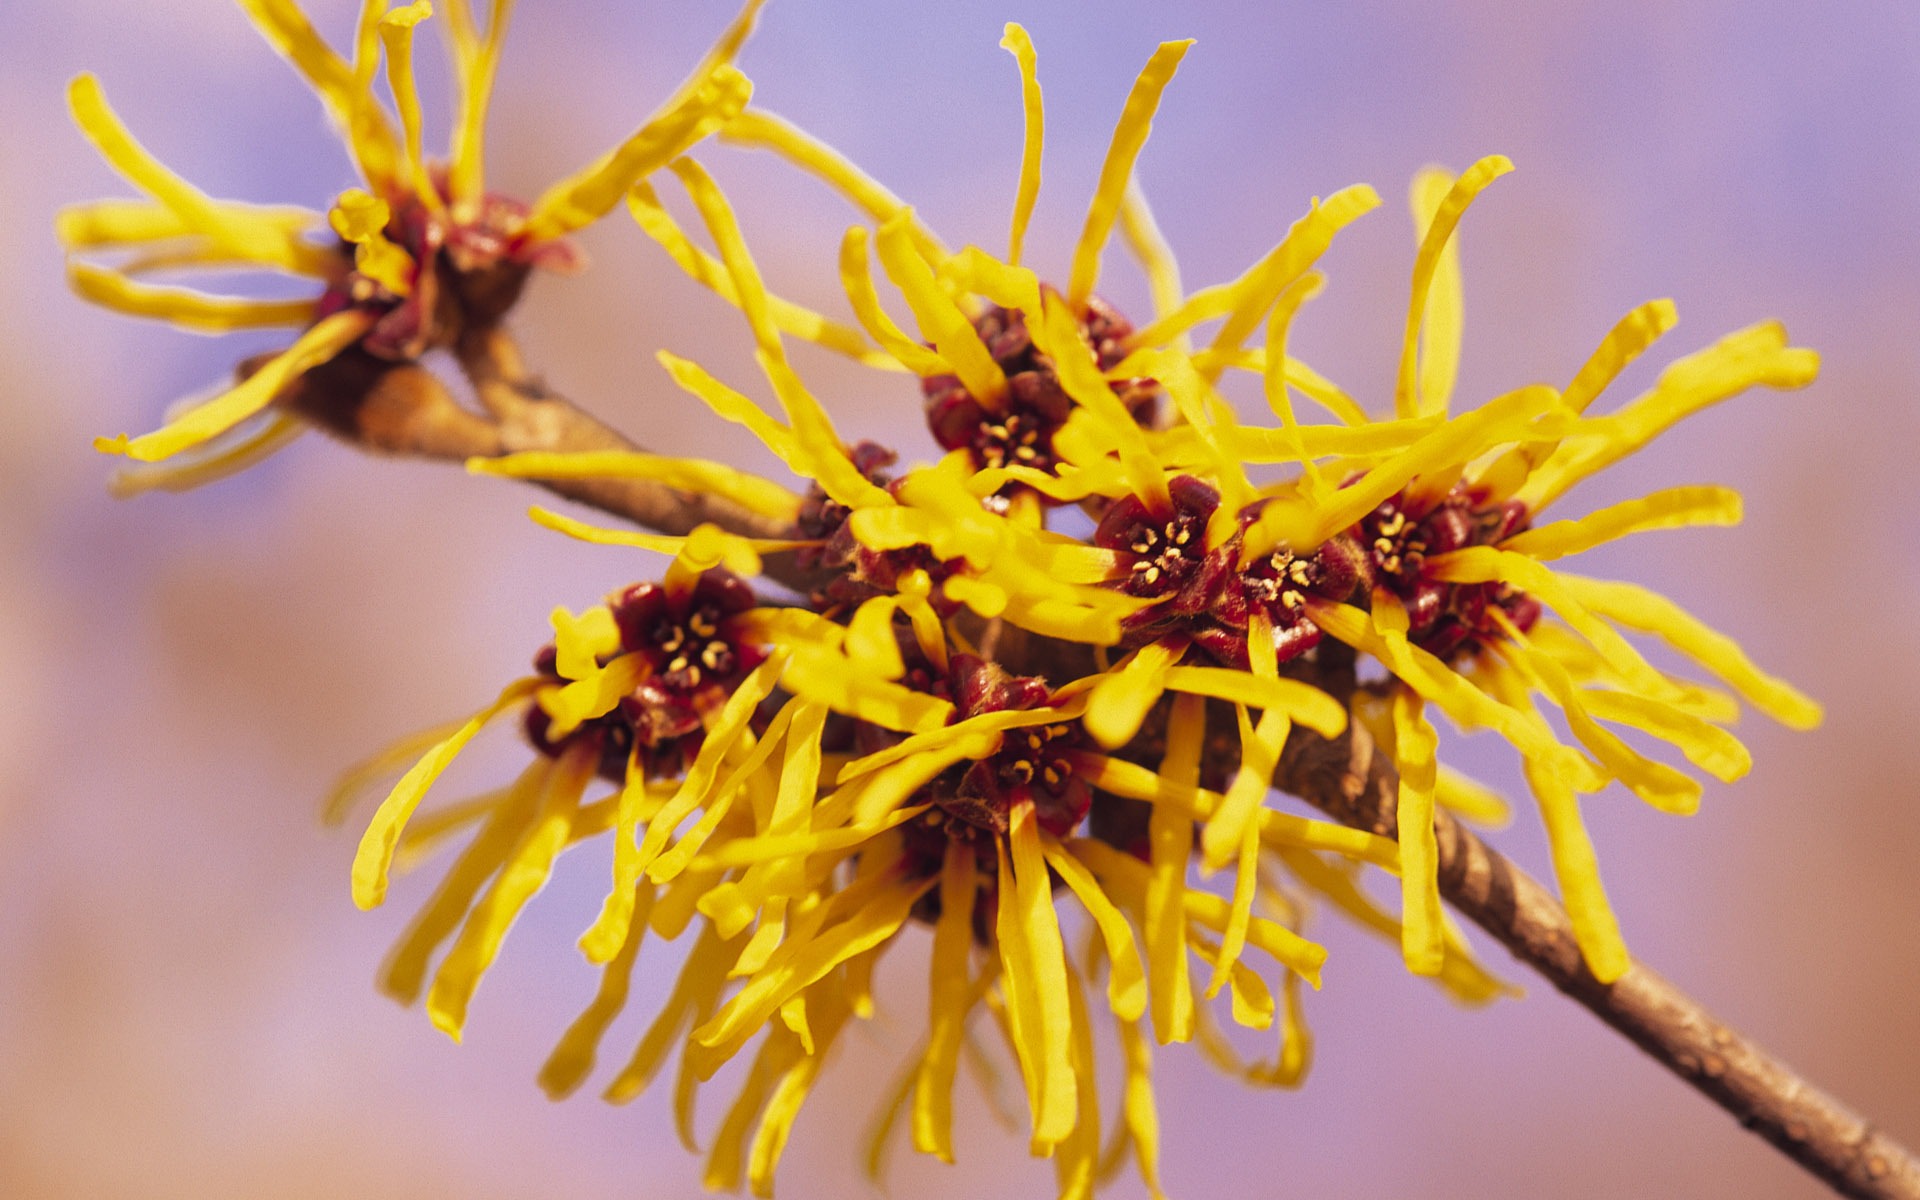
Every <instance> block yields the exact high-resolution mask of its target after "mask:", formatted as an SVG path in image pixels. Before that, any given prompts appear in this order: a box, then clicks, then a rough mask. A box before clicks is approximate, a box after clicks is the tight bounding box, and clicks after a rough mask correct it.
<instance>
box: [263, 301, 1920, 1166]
mask: <svg viewBox="0 0 1920 1200" xmlns="http://www.w3.org/2000/svg"><path fill="white" fill-rule="evenodd" d="M455 352H456V357H457V358H458V360H459V362H460V364H461V368H462V370H463V372H464V373H465V375H466V377H467V380H468V381H469V383H470V384H471V385H472V388H473V392H474V396H475V398H476V400H477V401H478V402H479V405H480V407H481V409H483V410H484V411H483V412H474V411H472V410H470V409H468V408H465V407H463V406H462V405H460V404H459V403H458V402H457V401H456V400H455V399H454V397H453V394H452V392H451V391H450V390H449V389H448V388H447V387H446V385H445V384H444V383H443V382H442V381H441V380H440V379H439V378H438V377H437V376H435V375H434V374H433V373H432V372H431V371H429V370H427V369H426V368H424V367H421V366H418V365H415V364H410V363H389V362H384V361H381V360H378V359H375V358H373V357H371V356H369V355H366V354H364V353H360V352H351V353H349V354H347V355H344V356H342V357H341V358H340V359H337V360H335V361H334V362H331V363H328V364H327V365H326V366H324V367H321V368H319V369H318V370H315V371H313V372H310V373H309V374H308V375H307V376H306V377H305V378H303V379H302V380H301V381H299V382H298V383H296V384H294V385H293V386H292V387H290V388H289V389H288V390H287V391H286V392H285V393H284V394H283V395H282V396H281V397H280V399H279V403H280V404H281V405H282V406H284V407H286V408H289V409H291V410H293V411H296V412H298V413H300V414H301V415H302V416H304V417H305V418H307V419H308V420H310V421H312V422H313V423H315V424H317V425H319V426H320V427H322V428H324V429H326V430H328V431H329V432H331V433H333V434H335V435H336V436H338V437H340V438H342V439H344V440H346V441H347V442H349V443H351V444H353V445H355V446H357V447H359V448H361V449H365V450H371V451H375V452H379V453H385V454H394V455H403V456H409V457H416V458H426V459H437V460H443V461H453V462H464V461H466V460H468V459H470V458H491V457H498V456H501V455H505V454H514V453H522V452H528V451H575V452H577V451H597V450H638V449H639V447H638V446H637V445H635V444H634V443H633V442H632V441H631V440H629V439H627V438H626V437H624V436H622V435H621V434H620V433H618V432H617V431H615V430H613V429H611V428H609V427H608V426H606V425H605V424H603V423H601V422H600V421H599V420H597V419H595V418H594V417H593V416H591V415H589V414H588V413H587V412H585V411H583V410H582V409H580V408H578V407H577V406H575V405H574V404H572V403H571V402H570V401H568V400H567V399H566V398H564V397H562V396H560V395H557V394H555V393H554V392H552V391H550V390H549V389H548V388H547V387H546V386H545V385H544V384H543V383H541V382H540V381H539V379H538V378H537V377H535V376H534V375H532V374H531V373H530V372H529V371H528V370H527V368H526V365H525V363H524V361H523V359H522V358H521V355H520V352H519V349H518V347H517V346H516V345H515V343H514V342H513V340H512V338H511V337H510V335H508V334H507V333H506V332H505V330H503V329H501V328H500V327H498V326H486V327H478V328H474V329H470V330H469V331H468V332H467V333H466V334H465V335H464V336H463V337H462V339H461V341H460V342H459V344H458V345H457V346H456V347H455ZM534 482H537V483H538V484H539V485H540V486H542V487H545V488H547V489H548V490H550V491H552V492H554V493H556V494H558V495H560V496H564V497H566V498H567V499H570V500H574V501H577V502H579V503H581V504H585V505H589V506H591V507H593V508H597V509H599V510H601V511H602V512H605V513H607V514H609V515H612V516H615V517H618V518H621V519H622V520H625V521H628V522H631V523H632V524H634V525H636V526H640V527H642V528H645V529H651V530H654V531H657V532H660V533H666V534H684V533H687V532H689V531H690V530H692V529H693V528H694V527H695V526H698V525H700V524H703V523H708V522H711V523H713V524H715V525H718V526H720V527H722V528H724V529H727V530H729V531H731V532H733V533H738V534H742V535H745V536H749V537H760V538H783V537H788V536H791V535H792V533H793V530H792V529H791V528H788V527H786V526H783V525H781V524H780V523H779V522H778V521H774V520H771V519H769V518H767V517H764V516H761V515H759V514H756V513H752V512H749V511H747V510H745V509H743V508H741V507H740V506H738V505H735V504H732V503H730V502H728V501H726V500H723V499H720V498H717V497H714V496H709V495H703V494H701V493H697V492H689V491H684V490H681V489H677V488H672V487H667V486H665V485H662V484H658V483H654V482H650V481H645V480H634V479H546V480H535V481H534ZM766 573H767V574H768V575H769V576H770V577H771V578H773V579H775V580H777V581H778V582H780V583H781V584H783V585H785V586H786V587H788V588H791V589H793V590H794V591H795V592H797V593H799V594H802V595H805V594H806V593H807V592H808V591H810V590H811V589H812V587H813V586H815V584H817V583H818V582H820V579H819V578H818V577H817V575H815V574H812V573H809V572H805V571H802V570H801V569H800V568H799V567H798V565H797V564H796V563H795V562H794V560H793V557H792V556H791V555H784V554H776V555H770V556H768V557H767V560H766ZM1344 649H1345V648H1344V647H1339V646H1338V645H1337V644H1336V643H1331V642H1328V643H1323V645H1322V648H1321V651H1320V653H1319V659H1320V665H1319V669H1318V676H1317V678H1316V682H1318V683H1319V684H1320V685H1321V686H1322V687H1324V688H1325V689H1326V690H1328V691H1329V692H1331V693H1332V694H1334V695H1336V696H1340V697H1341V698H1343V699H1344V698H1346V696H1347V695H1349V694H1350V693H1351V692H1352V690H1353V687H1354V675H1353V663H1352V659H1351V655H1350V652H1348V653H1347V654H1344V655H1343V654H1342V653H1341V651H1343V650H1344ZM1274 786H1276V787H1277V788H1279V789H1280V790H1282V791H1284V792H1287V793H1289V794H1290V795H1294V796H1297V797H1299V798H1300V799H1302V800H1304V801H1306V802H1307V803H1309V804H1311V805H1313V806H1314V807H1316V808H1318V809H1320V810H1321V811H1323V812H1325V813H1327V814H1328V815H1329V816H1331V817H1333V818H1334V819H1336V820H1338V821H1340V822H1342V823H1343V824H1346V825H1349V826H1352V827H1355V828H1358V829H1365V830H1369V831H1371V832H1373V833H1377V834H1380V835H1382V836H1384V837H1393V836H1395V834H1396V827H1395V812H1396V809H1397V797H1398V790H1399V779H1398V777H1397V775H1396V773H1395V771H1394V768H1393V764H1392V763H1391V761H1389V759H1388V758H1387V756H1385V755H1380V754H1375V753H1374V747H1373V744H1372V740H1371V739H1370V738H1369V737H1368V736H1367V734H1366V732H1365V730H1363V729H1361V728H1359V727H1358V726H1350V727H1349V729H1348V731H1347V732H1346V733H1345V734H1343V735H1342V736H1340V737H1338V738H1334V739H1325V738H1322V737H1320V736H1319V735H1318V734H1314V733H1310V732H1307V731H1304V730H1296V731H1295V733H1294V735H1293V737H1292V738H1291V739H1290V740H1289V741H1288V743H1287V747H1286V751H1285V753H1284V754H1283V755H1282V757H1281V761H1280V765H1279V769H1278V771H1277V772H1276V774H1275V777H1274ZM1435 834H1436V837H1437V841H1438V850H1439V879H1440V891H1441V894H1442V895H1443V896H1444V897H1445V898H1446V899H1447V901H1448V902H1449V903H1450V904H1451V905H1452V906H1453V907H1454V908H1455V909H1456V910H1457V911H1458V912H1460V913H1461V914H1462V915H1464V916H1465V917H1467V918H1468V919H1469V920H1471V921H1473V922H1474V924H1476V925H1478V926H1480V927H1481V928H1482V929H1484V930H1485V931H1486V932H1487V933H1489V934H1490V935H1492V936H1493V937H1494V938H1495V939H1496V940H1498V941H1499V942H1500V943H1501V944H1502V945H1504V946H1505V947H1507V949H1508V950H1510V951H1511V952H1512V953H1513V954H1514V956H1515V957H1516V958H1518V959H1519V960H1520V961H1522V962H1524V963H1526V964H1527V965H1528V966H1529V967H1531V968H1532V969H1533V970H1534V971H1536V972H1538V973H1539V974H1540V975H1541V976H1542V977H1544V978H1545V979H1546V980H1547V981H1548V982H1550V983H1552V984H1553V986H1554V987H1556V988H1558V989H1559V990H1560V991H1561V992H1563V993H1565V994H1566V995H1568V996H1570V997H1572V998H1573V999H1574V1000H1575V1001H1577V1002H1578V1003H1580V1004H1581V1005H1583V1006H1584V1007H1586V1008H1587V1009H1588V1010H1589V1011H1591V1012H1592V1013H1593V1014H1594V1015H1595V1016H1597V1017H1599V1018H1600V1019H1601V1020H1602V1021H1605V1022H1606V1023H1607V1024H1608V1025H1611V1026H1612V1027H1613V1028H1614V1029H1615V1030H1617V1031H1619V1032H1620V1033H1621V1034H1622V1035H1624V1036H1625V1037H1626V1038H1627V1039H1628V1040H1630V1041H1632V1042H1633V1043H1634V1044H1635V1045H1636V1046H1639V1047H1640V1048H1641V1049H1642V1050H1644V1051H1645V1052H1646V1053H1647V1054H1649V1055H1651V1056H1652V1057H1653V1058H1654V1060H1655V1061H1657V1062H1659V1063H1660V1064H1661V1065H1662V1066H1664V1067H1666V1068H1667V1069H1668V1070H1669V1071H1672V1072H1673V1073H1674V1074H1675V1075H1678V1076H1679V1077H1680V1078H1681V1079H1683V1080H1685V1081H1686V1082H1688V1083H1690V1084H1692V1085H1693V1086H1694V1087H1695V1088H1696V1089H1698V1090H1699V1091H1700V1092H1701V1093H1702V1094H1704V1095H1705V1096H1706V1097H1707V1098H1708V1099H1710V1100H1712V1101H1713V1102H1714V1103H1715V1104H1718V1105H1719V1106H1720V1107H1722V1108H1724V1109H1726V1110H1727V1112H1728V1113H1730V1114H1731V1115H1732V1116H1733V1117H1734V1118H1735V1119H1736V1120H1738V1121H1739V1122H1740V1124H1741V1125H1743V1126H1745V1127H1746V1128H1748V1129H1751V1130H1753V1131H1754V1132H1755V1133H1757V1134H1759V1135H1760V1136H1761V1137H1763V1138H1765V1139H1766V1140H1767V1141H1769V1142H1771V1143H1772V1144H1773V1145H1774V1146H1775V1147H1776V1148H1777V1149H1779V1150H1780V1151H1781V1152H1782V1153H1784V1154H1786V1155H1787V1156H1788V1157H1790V1158H1792V1159H1793V1160H1794V1161H1796V1162H1798V1163H1799V1164H1800V1165H1802V1166H1803V1167H1805V1168H1806V1169H1807V1170H1809V1171H1811V1172H1812V1173H1813V1174H1814V1175H1816V1176H1818V1177H1819V1178H1820V1179H1821V1180H1822V1181H1824V1182H1825V1183H1826V1184H1828V1185H1829V1186H1830V1187H1832V1188H1833V1189H1834V1190H1835V1191H1836V1192H1838V1193H1840V1194H1842V1195H1845V1196H1853V1197H1861V1198H1863V1200H1920V1160H1917V1159H1916V1158H1915V1157H1914V1155H1913V1154H1912V1153H1911V1152H1909V1151H1908V1150H1907V1149H1905V1148H1904V1147H1903V1146H1901V1145H1900V1144H1899V1143H1897V1142H1895V1141H1894V1140H1893V1139H1891V1138H1889V1137H1888V1136H1887V1135H1885V1134H1884V1133H1882V1132H1880V1131H1879V1130H1876V1129H1875V1128H1874V1127H1873V1126H1872V1125H1871V1124H1870V1123H1869V1122H1868V1121H1867V1120H1866V1119H1864V1118H1862V1117H1861V1116H1859V1115H1858V1114H1856V1113H1854V1112H1853V1111H1852V1110H1851V1109H1849V1108H1848V1107H1847V1106H1846V1105H1844V1104H1842V1103H1841V1102H1840V1101H1838V1100H1836V1099H1835V1098H1833V1097H1832V1096H1829V1095H1827V1094H1826V1093H1825V1092H1823V1091H1821V1090H1819V1089H1818V1088H1816V1087H1814V1086H1812V1085H1811V1084H1809V1083H1807V1082H1806V1081H1805V1080H1804V1079H1802V1078H1801V1077H1800V1076H1799V1075H1798V1074H1796V1073H1795V1072H1794V1071H1793V1070H1792V1069H1791V1068H1789V1067H1788V1066H1786V1065H1785V1064H1784V1063H1782V1062H1780V1061H1779V1060H1778V1059H1776V1058H1774V1057H1773V1056H1772V1055H1770V1054H1768V1053H1767V1051H1766V1050H1765V1049H1763V1048H1762V1047H1760V1046H1759V1045H1758V1044H1757V1043H1755V1042H1754V1041H1753V1039H1751V1038H1749V1037H1747V1036H1746V1035H1744V1034H1742V1033H1740V1032H1739V1031H1738V1030H1736V1029H1734V1028H1732V1027H1731V1026H1729V1025H1727V1024H1726V1023H1725V1022H1723V1021H1721V1020H1720V1019H1719V1018H1717V1017H1715V1016H1714V1015H1713V1014H1712V1013H1710V1012H1708V1011H1707V1010H1706V1008H1705V1007H1704V1006H1702V1005H1701V1004H1700V1003H1699V1002H1698V1001H1696V1000H1694V999H1693V998H1692V997H1691V996H1688V995H1687V994H1686V993H1685V992H1683V991H1681V990H1680V989H1679V988H1678V987H1676V986H1674V984H1673V983H1672V982H1670V981H1669V980H1667V979H1666V978H1665V977H1664V976H1662V975H1660V974H1659V973H1658V972H1656V971H1654V970H1653V969H1651V968H1650V967H1647V966H1644V965H1642V964H1640V963H1634V964H1633V965H1632V966H1631V967H1630V968H1629V969H1628V971H1627V973H1626V974H1625V975H1623V976H1622V977H1621V978H1620V979H1618V980H1616V981H1615V982H1614V983H1611V984H1603V983H1601V982H1600V981H1599V980H1597V979H1595V978H1594V977H1593V974H1592V973H1591V972H1590V971H1588V970H1587V967H1586V963H1585V961H1584V960H1583V958H1582V957H1581V954H1580V949H1579V946H1578V944H1577V943H1576V942H1575V940H1574V935H1573V925H1572V922H1571V921H1570V920H1569V919H1568V917H1567V913H1566V910H1565V909H1564V908H1562V907H1561V905H1560V902H1559V901H1558V900H1557V899H1556V898H1555V897H1554V895H1553V893H1552V892H1551V891H1550V890H1548V889H1547V888H1546V887H1545V886H1543V885H1542V884H1541V883H1539V882H1538V881H1537V880H1535V879H1533V878H1532V877H1531V876H1529V875H1528V874H1527V873H1526V872H1525V871H1523V870H1521V869H1520V868H1519V867H1517V866H1515V865H1514V864H1513V862H1511V861H1510V860H1509V859H1507V858H1506V857H1505V856H1504V855H1502V854H1501V853H1500V852H1499V851H1497V850H1495V849H1493V848H1492V847H1490V846H1488V845H1487V844H1486V843H1485V842H1483V841H1481V840H1480V838H1479V837H1478V836H1476V835H1475V834H1474V833H1473V832H1472V831H1471V830H1469V829H1467V828H1465V827H1464V826H1463V825H1461V824H1460V823H1459V822H1458V821H1456V820H1455V819H1453V817H1452V816H1451V815H1450V814H1448V813H1446V812H1438V813H1436V814H1435Z"/></svg>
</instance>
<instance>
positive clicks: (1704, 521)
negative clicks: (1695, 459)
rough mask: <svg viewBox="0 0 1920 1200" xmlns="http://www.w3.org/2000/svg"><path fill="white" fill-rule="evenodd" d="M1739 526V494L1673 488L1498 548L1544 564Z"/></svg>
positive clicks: (1560, 523) (1513, 539)
mask: <svg viewBox="0 0 1920 1200" xmlns="http://www.w3.org/2000/svg"><path fill="white" fill-rule="evenodd" d="M1739 523H1740V493H1739V492H1736V491H1734V490H1733V489H1732V488H1725V487H1712V486H1695V487H1674V488H1665V489H1662V490H1661V491H1658V492H1654V493H1653V494H1651V495H1648V496H1641V497H1639V498H1637V499H1634V500H1623V501H1621V502H1620V503H1618V504H1613V505H1609V506H1607V507H1606V508H1603V509H1601V510H1600V511H1599V512H1596V513H1591V514H1589V515H1587V516H1584V517H1581V518H1580V519H1579V520H1577V521H1555V522H1554V523H1552V524H1551V525H1538V526H1535V527H1534V528H1532V529H1529V530H1527V531H1526V532H1524V533H1517V534H1515V535H1513V536H1512V537H1510V538H1508V539H1507V540H1506V541H1504V542H1501V543H1500V549H1502V550H1509V551H1512V552H1514V553H1516V554H1524V555H1526V556H1528V557H1529V558H1534V559H1538V560H1540V561H1542V562H1545V561H1548V560H1551V559H1556V558H1564V557H1566V556H1568V555H1571V554H1578V553H1580V552H1581V551H1583V550H1590V549H1592V548H1593V547H1595V546H1599V545H1603V544H1604V543H1607V542H1610V541H1613V540H1614V539H1615V538H1622V537H1625V536H1627V535H1628V534H1630V533H1641V532H1644V531H1647V530H1652V529H1683V528H1687V527H1690V526H1694V525H1738V524H1739Z"/></svg>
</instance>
